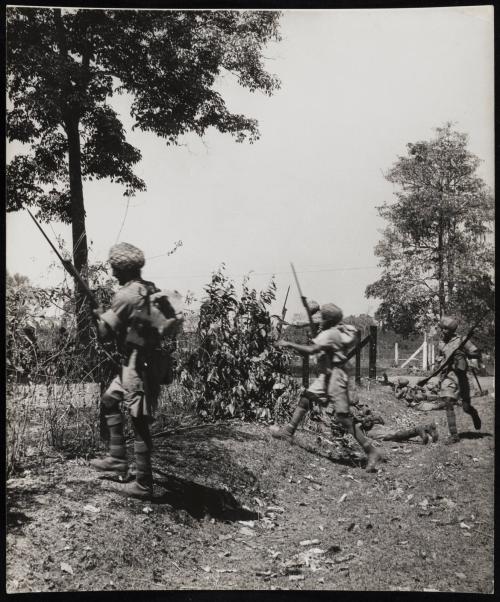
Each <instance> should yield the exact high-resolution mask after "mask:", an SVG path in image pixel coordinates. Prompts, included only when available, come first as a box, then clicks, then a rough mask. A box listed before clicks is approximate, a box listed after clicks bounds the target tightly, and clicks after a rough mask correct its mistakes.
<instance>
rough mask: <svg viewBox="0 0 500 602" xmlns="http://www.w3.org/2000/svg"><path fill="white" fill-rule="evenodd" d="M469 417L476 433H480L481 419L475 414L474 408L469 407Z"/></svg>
mask: <svg viewBox="0 0 500 602" xmlns="http://www.w3.org/2000/svg"><path fill="white" fill-rule="evenodd" d="M470 415H471V418H472V422H473V423H474V428H475V429H476V431H480V430H481V418H480V417H479V414H478V413H477V410H476V408H474V407H472V406H471V408H470Z"/></svg>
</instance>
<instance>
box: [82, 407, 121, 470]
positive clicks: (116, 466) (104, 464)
mask: <svg viewBox="0 0 500 602" xmlns="http://www.w3.org/2000/svg"><path fill="white" fill-rule="evenodd" d="M105 418H106V424H107V427H108V430H109V454H108V455H107V456H106V457H105V458H100V459H95V460H91V461H90V465H91V466H92V468H94V469H95V470H98V471H99V472H105V473H109V474H112V475H118V476H120V477H125V476H127V472H128V462H127V448H126V447H125V436H124V434H123V416H122V414H108V415H107V416H106V417H105Z"/></svg>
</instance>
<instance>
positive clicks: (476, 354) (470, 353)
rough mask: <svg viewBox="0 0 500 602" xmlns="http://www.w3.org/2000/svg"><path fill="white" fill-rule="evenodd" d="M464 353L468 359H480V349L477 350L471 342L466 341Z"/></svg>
mask: <svg viewBox="0 0 500 602" xmlns="http://www.w3.org/2000/svg"><path fill="white" fill-rule="evenodd" d="M464 352H465V354H466V356H467V357H470V358H472V359H475V358H477V359H480V358H481V351H480V349H478V348H477V347H476V346H475V345H474V343H472V342H471V341H467V342H466V343H465V345H464Z"/></svg>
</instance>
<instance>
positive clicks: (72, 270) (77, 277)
mask: <svg viewBox="0 0 500 602" xmlns="http://www.w3.org/2000/svg"><path fill="white" fill-rule="evenodd" d="M26 211H27V212H28V213H29V214H30V217H31V219H32V220H33V221H34V222H35V224H36V226H37V228H38V229H39V230H40V232H41V233H42V234H43V236H44V238H45V240H46V241H47V242H48V243H49V245H50V246H51V248H52V250H53V251H54V253H55V254H56V255H57V257H58V258H59V261H60V262H61V263H62V265H63V267H64V269H65V270H66V271H67V272H68V273H69V275H70V276H72V277H73V278H74V279H75V280H77V281H78V283H79V284H80V286H81V287H82V290H83V291H84V293H85V295H86V296H87V298H88V300H89V301H90V304H91V306H92V309H97V308H98V307H99V303H97V300H96V298H95V297H94V295H93V294H92V292H91V290H90V289H89V287H88V285H87V283H86V282H85V280H84V279H83V278H82V277H81V276H80V274H79V272H78V270H77V269H76V268H75V266H74V265H73V264H72V263H71V261H69V259H63V257H62V256H61V254H60V253H59V251H58V250H57V249H56V247H55V246H54V245H53V244H52V241H51V240H50V238H49V237H48V236H47V235H46V234H45V232H44V230H43V228H42V226H40V224H39V223H38V221H37V219H36V218H35V216H34V215H33V214H32V213H31V211H30V210H29V209H26ZM92 318H93V320H94V322H96V323H97V318H96V316H95V314H94V312H92ZM101 350H102V351H103V353H104V355H105V356H106V357H107V358H108V359H109V360H110V361H111V362H113V364H115V366H118V367H119V368H121V366H120V364H118V362H117V361H115V360H114V359H113V357H112V356H111V355H110V354H109V353H108V352H107V351H106V349H104V347H102V345H101Z"/></svg>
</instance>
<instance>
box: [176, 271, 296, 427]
mask: <svg viewBox="0 0 500 602" xmlns="http://www.w3.org/2000/svg"><path fill="white" fill-rule="evenodd" d="M275 291H276V285H275V283H274V280H272V281H271V283H270V284H269V287H268V288H267V289H266V290H264V291H261V292H257V291H256V290H255V289H253V288H250V287H249V285H248V278H245V280H244V281H243V286H242V292H241V295H240V296H239V298H238V296H237V294H236V290H235V286H234V283H233V282H232V281H231V280H230V279H229V278H228V276H227V275H226V274H225V272H224V266H223V267H222V268H221V269H219V270H218V271H216V272H215V273H214V274H213V275H212V280H211V282H210V283H209V284H208V285H207V286H206V287H205V292H206V298H205V299H204V301H203V303H202V305H201V308H200V316H199V322H198V329H197V341H198V346H197V348H196V349H195V350H194V351H192V352H190V353H185V354H183V353H182V352H181V353H179V354H178V360H177V370H178V375H179V381H180V383H181V384H182V385H184V386H185V387H186V388H187V389H188V390H190V391H191V392H192V395H193V399H194V401H195V405H196V408H197V410H198V411H199V412H200V414H201V415H202V416H203V417H208V418H219V417H233V416H235V417H240V418H245V419H255V418H262V419H266V420H269V419H271V418H272V417H273V416H275V415H276V413H282V414H283V413H286V412H287V411H288V405H289V401H290V398H292V397H293V398H294V397H295V395H296V392H297V389H298V385H297V384H296V383H295V381H294V380H293V378H292V376H291V374H290V357H289V356H288V355H287V354H285V353H283V351H282V350H279V349H276V348H274V347H273V342H274V341H275V337H276V333H275V330H274V328H273V326H272V323H271V316H270V313H269V306H270V304H271V303H272V301H273V300H274V299H275ZM277 385H281V388H278V387H277Z"/></svg>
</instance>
